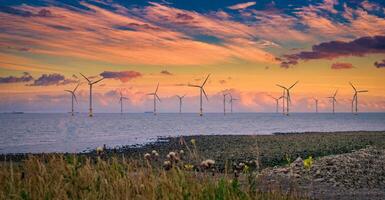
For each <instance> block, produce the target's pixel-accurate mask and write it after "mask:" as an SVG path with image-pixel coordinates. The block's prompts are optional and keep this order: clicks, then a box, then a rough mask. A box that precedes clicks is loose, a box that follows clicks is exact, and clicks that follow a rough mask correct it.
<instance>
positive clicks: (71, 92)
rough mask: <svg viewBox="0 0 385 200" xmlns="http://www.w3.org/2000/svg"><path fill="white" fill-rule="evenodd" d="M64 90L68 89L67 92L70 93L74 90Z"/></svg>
mask: <svg viewBox="0 0 385 200" xmlns="http://www.w3.org/2000/svg"><path fill="white" fill-rule="evenodd" d="M64 91H66V92H69V93H72V91H71V90H64Z"/></svg>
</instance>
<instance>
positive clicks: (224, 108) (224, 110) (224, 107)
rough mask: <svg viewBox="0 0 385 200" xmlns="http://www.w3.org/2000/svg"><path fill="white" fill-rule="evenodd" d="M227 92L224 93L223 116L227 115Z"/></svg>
mask: <svg viewBox="0 0 385 200" xmlns="http://www.w3.org/2000/svg"><path fill="white" fill-rule="evenodd" d="M225 92H226V90H224V91H223V92H222V95H223V115H226V96H227V95H229V93H225Z"/></svg>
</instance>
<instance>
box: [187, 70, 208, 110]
mask: <svg viewBox="0 0 385 200" xmlns="http://www.w3.org/2000/svg"><path fill="white" fill-rule="evenodd" d="M209 77H210V74H209V75H207V77H206V79H205V81H204V82H203V83H202V85H191V84H190V83H189V84H188V86H189V87H197V88H199V89H200V110H199V116H203V99H202V93H203V94H204V95H205V97H206V99H207V101H208V100H209V98H208V97H207V94H206V92H205V89H204V88H203V87H204V86H205V84H206V82H207V80H208V79H209Z"/></svg>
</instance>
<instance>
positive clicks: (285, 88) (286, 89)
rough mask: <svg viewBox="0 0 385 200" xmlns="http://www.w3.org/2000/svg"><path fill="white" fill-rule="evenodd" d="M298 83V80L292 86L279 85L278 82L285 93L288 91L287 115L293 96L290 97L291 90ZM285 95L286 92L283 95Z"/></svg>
mask: <svg viewBox="0 0 385 200" xmlns="http://www.w3.org/2000/svg"><path fill="white" fill-rule="evenodd" d="M297 83H298V81H296V82H295V83H294V84H293V85H291V86H290V87H288V88H287V87H285V86H282V85H279V84H277V86H278V87H281V88H283V89H284V93H285V92H286V115H289V106H290V104H291V98H290V90H291V89H292V88H293V87H294V86H295V85H296V84H297ZM283 96H285V94H284V95H283Z"/></svg>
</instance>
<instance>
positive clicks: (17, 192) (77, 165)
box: [0, 155, 300, 199]
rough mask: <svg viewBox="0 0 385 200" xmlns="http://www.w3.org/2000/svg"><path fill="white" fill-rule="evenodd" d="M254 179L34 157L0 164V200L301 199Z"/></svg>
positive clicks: (119, 161)
mask: <svg viewBox="0 0 385 200" xmlns="http://www.w3.org/2000/svg"><path fill="white" fill-rule="evenodd" d="M150 162H151V161H150ZM251 179H253V180H252V181H246V182H244V183H242V184H241V183H240V182H239V181H238V179H236V178H233V177H231V176H230V175H228V174H216V175H214V176H213V174H212V173H211V172H210V173H208V172H197V171H189V170H185V169H183V168H182V167H179V166H174V167H173V168H172V169H171V170H168V171H166V170H164V169H163V168H161V167H154V166H153V165H152V164H151V163H148V164H146V163H145V162H142V161H139V160H127V159H125V158H124V157H119V158H118V157H113V158H108V159H106V160H103V159H100V158H97V159H90V158H88V157H78V156H66V157H65V156H63V155H48V156H44V157H36V156H31V157H29V158H28V159H26V160H24V161H22V162H20V163H12V162H2V163H1V166H0V199H300V197H299V196H297V195H295V194H293V193H292V194H284V193H282V192H280V191H278V190H265V191H260V190H258V189H257V188H253V187H252V182H253V181H255V180H256V179H255V178H251Z"/></svg>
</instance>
